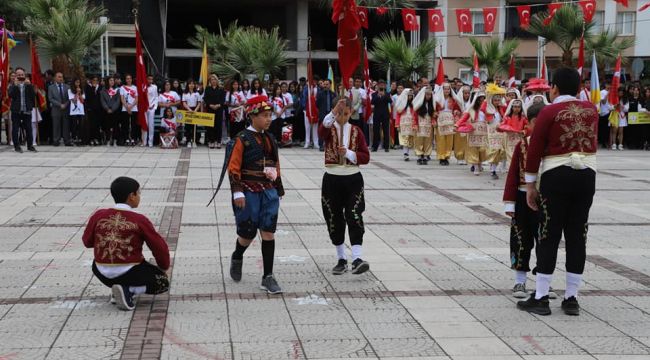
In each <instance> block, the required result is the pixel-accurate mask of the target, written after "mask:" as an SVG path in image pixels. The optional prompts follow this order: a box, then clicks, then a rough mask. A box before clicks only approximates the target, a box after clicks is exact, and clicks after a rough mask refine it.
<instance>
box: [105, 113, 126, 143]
mask: <svg viewBox="0 0 650 360" xmlns="http://www.w3.org/2000/svg"><path fill="white" fill-rule="evenodd" d="M121 115H122V113H115V112H114V113H110V114H109V113H107V112H105V113H104V120H103V122H102V130H103V131H104V136H105V137H106V141H111V140H115V141H117V140H118V139H119V138H120V121H121Z"/></svg>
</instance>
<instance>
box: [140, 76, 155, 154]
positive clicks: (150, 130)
mask: <svg viewBox="0 0 650 360" xmlns="http://www.w3.org/2000/svg"><path fill="white" fill-rule="evenodd" d="M147 99H148V100H149V108H148V109H147V113H146V119H147V131H142V146H149V147H153V134H154V132H155V129H156V110H157V109H158V86H156V84H154V83H153V75H148V76H147Z"/></svg>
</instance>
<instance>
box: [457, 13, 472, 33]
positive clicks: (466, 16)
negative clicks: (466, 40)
mask: <svg viewBox="0 0 650 360" xmlns="http://www.w3.org/2000/svg"><path fill="white" fill-rule="evenodd" d="M456 21H457V22H458V32H460V33H471V32H472V12H471V11H470V10H469V9H456Z"/></svg>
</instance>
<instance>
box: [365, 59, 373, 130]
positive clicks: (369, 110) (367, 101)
mask: <svg viewBox="0 0 650 360" xmlns="http://www.w3.org/2000/svg"><path fill="white" fill-rule="evenodd" d="M363 80H364V87H365V88H366V99H365V100H364V104H363V120H364V121H365V122H368V120H369V119H370V115H372V93H373V91H372V89H371V87H372V86H371V84H370V66H368V47H367V46H364V47H363Z"/></svg>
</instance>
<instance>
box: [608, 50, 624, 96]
mask: <svg viewBox="0 0 650 360" xmlns="http://www.w3.org/2000/svg"><path fill="white" fill-rule="evenodd" d="M619 86H621V54H618V57H617V58H616V67H614V76H613V77H612V86H611V88H610V90H609V95H608V98H609V103H610V104H612V105H618V102H619V98H618V87H619Z"/></svg>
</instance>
